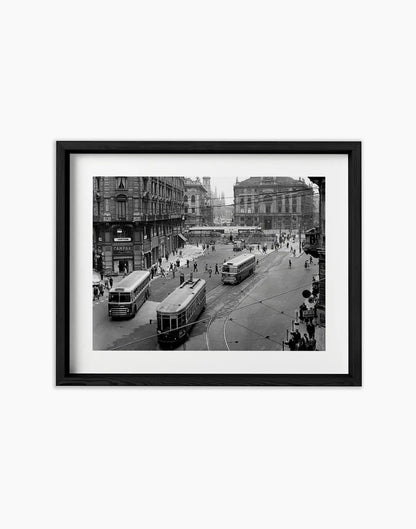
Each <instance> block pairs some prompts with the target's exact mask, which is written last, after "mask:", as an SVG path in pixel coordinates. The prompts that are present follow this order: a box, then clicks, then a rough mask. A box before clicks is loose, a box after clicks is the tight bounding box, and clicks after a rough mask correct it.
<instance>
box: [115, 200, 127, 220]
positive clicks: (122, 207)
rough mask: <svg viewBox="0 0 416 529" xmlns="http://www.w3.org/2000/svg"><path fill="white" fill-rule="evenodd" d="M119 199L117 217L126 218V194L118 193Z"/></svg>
mask: <svg viewBox="0 0 416 529" xmlns="http://www.w3.org/2000/svg"><path fill="white" fill-rule="evenodd" d="M116 200H117V218H118V219H120V220H125V219H126V210H127V207H126V206H127V197H126V195H118V196H117V197H116Z"/></svg>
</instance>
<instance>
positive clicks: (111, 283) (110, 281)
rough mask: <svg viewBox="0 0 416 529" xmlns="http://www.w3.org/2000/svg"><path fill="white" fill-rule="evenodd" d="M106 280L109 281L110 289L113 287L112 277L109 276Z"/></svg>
mask: <svg viewBox="0 0 416 529" xmlns="http://www.w3.org/2000/svg"><path fill="white" fill-rule="evenodd" d="M108 282H109V283H110V289H111V288H113V278H112V277H111V276H110V279H109V280H108Z"/></svg>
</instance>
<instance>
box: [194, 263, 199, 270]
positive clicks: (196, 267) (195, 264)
mask: <svg viewBox="0 0 416 529" xmlns="http://www.w3.org/2000/svg"><path fill="white" fill-rule="evenodd" d="M194 272H198V263H197V262H196V261H195V262H194Z"/></svg>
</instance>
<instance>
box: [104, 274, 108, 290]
mask: <svg viewBox="0 0 416 529" xmlns="http://www.w3.org/2000/svg"><path fill="white" fill-rule="evenodd" d="M104 287H105V288H106V289H107V290H109V288H108V277H107V276H105V279H104Z"/></svg>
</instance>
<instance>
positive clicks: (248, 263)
mask: <svg viewBox="0 0 416 529" xmlns="http://www.w3.org/2000/svg"><path fill="white" fill-rule="evenodd" d="M255 268H256V258H255V256H254V255H247V254H244V255H240V256H239V257H234V259H231V260H230V261H227V262H225V263H224V264H223V265H222V274H221V280H222V282H223V283H224V284H226V283H230V284H231V285H235V284H237V283H240V281H243V279H245V278H246V277H248V276H250V275H251V274H253V273H254V269H255Z"/></svg>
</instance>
